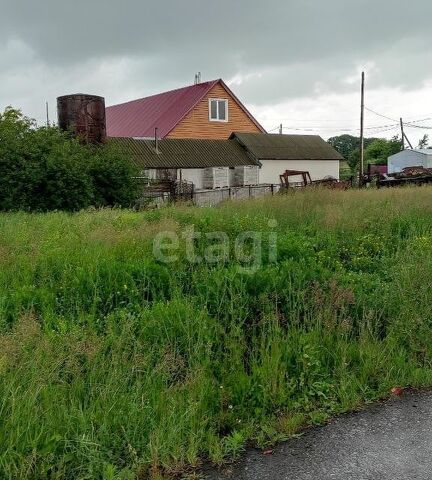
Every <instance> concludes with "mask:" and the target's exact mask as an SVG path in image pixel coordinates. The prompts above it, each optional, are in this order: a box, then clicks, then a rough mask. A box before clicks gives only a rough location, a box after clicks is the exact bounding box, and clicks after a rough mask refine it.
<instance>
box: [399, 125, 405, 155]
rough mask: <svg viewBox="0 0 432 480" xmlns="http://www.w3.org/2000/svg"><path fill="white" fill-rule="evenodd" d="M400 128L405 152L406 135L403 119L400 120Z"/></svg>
mask: <svg viewBox="0 0 432 480" xmlns="http://www.w3.org/2000/svg"><path fill="white" fill-rule="evenodd" d="M400 127H401V137H402V150H405V133H404V128H403V121H402V117H401V118H400Z"/></svg>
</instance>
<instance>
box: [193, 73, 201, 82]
mask: <svg viewBox="0 0 432 480" xmlns="http://www.w3.org/2000/svg"><path fill="white" fill-rule="evenodd" d="M194 83H195V85H198V83H201V72H198V73H196V74H195V82H194Z"/></svg>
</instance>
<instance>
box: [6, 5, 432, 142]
mask: <svg viewBox="0 0 432 480" xmlns="http://www.w3.org/2000/svg"><path fill="white" fill-rule="evenodd" d="M0 6H1V8H0V46H1V48H0V109H1V110H3V109H4V107H6V106H7V105H13V106H14V107H19V108H21V109H22V110H23V111H24V113H25V114H27V115H28V116H31V117H34V118H36V119H37V120H38V121H39V122H43V121H44V118H45V113H44V111H45V101H48V102H49V105H50V115H51V118H52V119H53V118H54V119H55V118H56V111H55V99H56V97H57V96H59V95H64V94H69V93H77V92H83V93H94V94H99V95H102V96H104V97H105V98H106V103H107V105H112V104H115V103H119V102H122V101H126V100H131V99H135V98H140V97H144V96H147V95H151V94H154V93H159V92H161V91H165V90H168V89H173V88H177V87H182V86H185V85H188V84H191V83H193V79H194V74H195V72H198V71H201V72H202V78H203V80H211V79H214V78H219V77H221V78H223V79H224V80H225V81H226V82H227V83H228V84H229V85H230V86H231V87H232V89H233V90H234V92H235V93H236V94H237V95H238V96H239V97H240V99H241V100H243V101H244V103H245V104H246V106H247V107H248V108H249V109H250V110H251V111H252V113H253V114H254V115H255V116H256V118H257V119H258V121H260V122H261V123H262V124H263V125H264V127H266V128H267V129H268V130H272V129H274V128H275V127H277V125H278V124H280V123H282V124H283V125H284V132H285V133H318V134H321V135H322V136H323V137H325V138H327V137H329V136H331V135H333V134H338V133H352V134H357V133H358V132H357V130H356V129H357V128H358V124H359V102H360V99H359V90H360V85H359V83H360V72H361V71H362V69H364V70H365V71H366V76H367V78H366V80H367V84H366V105H367V107H368V108H370V109H372V110H374V111H375V112H378V113H380V114H382V115H384V116H387V117H389V119H386V118H383V117H379V116H377V115H375V114H373V113H372V112H369V111H367V114H366V127H367V132H368V133H370V134H371V135H372V134H373V135H374V136H377V135H379V136H392V135H394V134H397V133H398V130H397V127H395V126H394V124H395V123H396V122H395V120H396V121H397V120H398V119H399V117H400V116H403V117H404V119H406V120H407V121H417V120H422V121H421V122H417V125H421V126H429V125H430V126H431V128H432V33H431V32H432V28H431V25H432V24H431V22H432V2H431V0H412V1H410V2H407V1H406V0H405V1H401V0H392V1H391V2H390V1H388V0H386V1H384V0H357V1H354V0H271V1H264V0H211V1H210V0H176V1H174V0H154V1H152V2H150V1H148V0H116V1H112V0H85V1H84V0H68V1H66V0H41V1H39V2H38V1H35V0H0ZM423 119H426V120H423ZM381 126H383V127H381ZM384 126H388V127H384ZM378 127H380V128H378ZM386 128H388V129H389V130H386ZM428 132H429V131H428V130H422V129H419V128H413V127H409V128H408V129H407V133H408V136H409V137H411V138H412V142H415V143H417V141H418V139H419V137H421V136H422V135H423V134H424V133H428ZM431 133H432V131H431ZM431 143H432V135H431Z"/></svg>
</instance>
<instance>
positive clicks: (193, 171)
mask: <svg viewBox="0 0 432 480" xmlns="http://www.w3.org/2000/svg"><path fill="white" fill-rule="evenodd" d="M181 172H182V178H183V180H184V181H186V182H192V183H193V184H194V185H195V188H203V187H204V169H203V168H182V170H181ZM177 178H178V179H180V170H177Z"/></svg>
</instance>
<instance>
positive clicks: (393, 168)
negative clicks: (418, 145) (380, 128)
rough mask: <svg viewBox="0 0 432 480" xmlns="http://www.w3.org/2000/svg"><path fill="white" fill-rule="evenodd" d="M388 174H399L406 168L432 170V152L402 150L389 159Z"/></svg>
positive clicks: (426, 150) (425, 150)
mask: <svg viewBox="0 0 432 480" xmlns="http://www.w3.org/2000/svg"><path fill="white" fill-rule="evenodd" d="M387 165H388V173H399V172H401V171H402V170H403V169H404V168H406V167H423V168H432V150H429V149H415V150H408V149H407V150H402V151H401V152H398V153H395V154H394V155H391V156H390V157H388V161H387Z"/></svg>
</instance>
